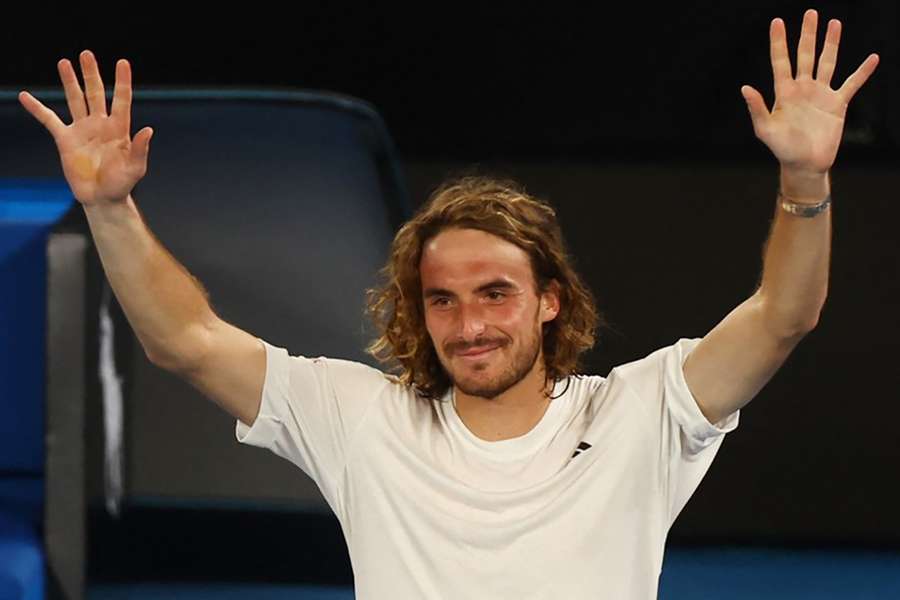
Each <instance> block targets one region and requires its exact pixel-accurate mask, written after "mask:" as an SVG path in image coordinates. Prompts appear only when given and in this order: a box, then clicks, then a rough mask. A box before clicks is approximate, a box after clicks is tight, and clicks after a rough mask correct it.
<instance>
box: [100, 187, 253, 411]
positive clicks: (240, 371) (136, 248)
mask: <svg viewBox="0 0 900 600" xmlns="http://www.w3.org/2000/svg"><path fill="white" fill-rule="evenodd" d="M84 210H85V215H86V216H87V219H88V224H89V226H90V229H91V234H92V235H93V238H94V243H95V245H96V246H97V252H98V254H99V255H100V260H101V262H102V263H103V270H104V271H105V273H106V277H107V280H108V281H109V284H110V287H111V288H112V290H113V292H114V293H115V295H116V298H117V299H118V300H119V304H120V305H121V306H122V310H123V311H124V313H125V316H126V318H127V319H128V322H129V324H130V325H131V327H132V328H133V329H134V332H135V334H136V335H137V337H138V340H139V341H140V343H141V346H143V348H144V353H145V354H146V355H147V358H148V360H150V362H152V363H153V364H154V365H156V366H158V367H160V368H163V369H165V370H167V371H171V372H172V373H175V374H177V375H178V376H180V377H182V378H184V379H186V380H187V381H188V382H189V383H191V385H193V386H194V387H195V388H197V389H198V390H199V391H200V392H202V393H203V394H204V395H205V396H206V397H208V398H209V399H210V400H212V401H213V402H215V403H216V404H218V405H219V406H220V407H222V408H223V409H224V410H225V411H226V412H228V413H229V414H231V415H232V416H233V417H235V418H238V419H240V420H241V421H243V422H244V423H246V424H248V425H252V423H253V421H254V420H255V419H256V415H257V413H258V412H259V404H260V398H261V397H262V387H263V380H264V379H265V373H266V352H265V348H264V347H263V345H262V344H261V343H260V342H259V340H258V339H256V338H255V337H254V336H252V335H250V334H249V333H247V332H245V331H242V330H240V329H238V328H237V327H234V326H233V325H231V324H229V323H227V322H225V321H223V320H222V319H221V318H219V316H218V315H216V314H215V312H214V311H213V310H212V308H211V307H210V305H209V301H208V295H207V293H206V290H205V289H204V288H203V285H202V284H201V283H200V282H199V281H198V280H197V279H196V278H195V277H193V276H192V275H191V274H190V272H188V270H187V269H186V268H184V267H183V266H182V265H181V264H180V263H179V262H178V261H177V260H176V259H175V257H174V256H172V254H170V253H169V252H168V251H167V250H166V249H165V248H164V247H163V245H162V244H161V243H160V242H159V241H158V240H157V239H156V237H155V236H154V235H153V233H152V232H151V231H150V229H149V228H148V227H147V225H146V224H145V222H144V220H143V218H142V216H141V214H140V211H139V210H138V208H137V206H136V204H135V203H134V199H133V198H132V196H131V195H129V196H128V197H127V198H126V199H125V201H124V202H121V203H115V204H112V205H110V206H104V207H102V208H98V207H95V206H85V209H84Z"/></svg>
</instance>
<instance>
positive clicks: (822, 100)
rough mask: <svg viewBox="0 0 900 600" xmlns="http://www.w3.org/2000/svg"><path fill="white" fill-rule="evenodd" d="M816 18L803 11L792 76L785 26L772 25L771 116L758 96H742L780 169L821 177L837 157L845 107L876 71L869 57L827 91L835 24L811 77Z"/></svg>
mask: <svg viewBox="0 0 900 600" xmlns="http://www.w3.org/2000/svg"><path fill="white" fill-rule="evenodd" d="M817 19H818V15H817V14H816V11H814V10H809V11H807V12H806V15H805V16H804V19H803V29H802V31H801V34H800V44H799V46H798V49H797V76H796V77H793V76H792V75H791V62H790V58H789V57H788V53H787V40H786V37H787V36H786V34H785V29H784V22H783V21H781V19H775V20H773V21H772V25H771V28H770V42H771V58H772V71H773V75H774V79H775V104H774V106H773V108H772V112H771V113H770V112H769V111H768V110H767V109H766V105H765V102H764V101H763V99H762V95H761V94H760V93H759V92H758V91H756V90H755V89H753V88H752V87H750V86H744V87H743V88H742V90H741V91H742V93H743V94H744V98H745V99H746V100H747V105H748V107H749V109H750V116H751V119H752V120H753V129H754V131H755V132H756V136H757V137H758V138H759V139H760V140H761V141H762V142H763V143H765V144H766V146H768V147H769V149H770V150H771V151H772V153H773V154H774V155H775V157H776V158H777V159H778V160H779V162H781V164H782V165H783V166H785V167H790V168H793V169H797V170H800V171H806V172H811V173H824V172H826V171H828V170H829V169H830V168H831V165H832V164H833V163H834V160H835V157H836V156H837V150H838V147H839V145H840V141H841V136H842V135H843V130H844V117H845V115H846V113H847V106H848V104H849V103H850V100H851V99H852V98H853V95H854V94H856V92H857V91H858V90H859V88H860V87H862V85H863V84H864V83H865V82H866V80H867V79H868V78H869V76H870V75H871V74H872V72H873V71H874V70H875V67H876V65H877V64H878V55H877V54H873V55H870V56H869V57H868V58H867V59H866V60H865V61H864V62H863V64H862V65H860V67H859V68H858V69H857V70H856V72H855V73H853V75H851V76H850V77H848V78H847V80H846V81H845V82H844V85H842V86H841V88H840V89H838V90H833V89H831V77H832V75H833V73H834V67H835V63H836V61H837V50H838V44H839V41H840V31H841V24H840V21H837V20H832V21H831V22H830V23H829V26H828V32H827V34H826V36H825V45H824V47H823V49H822V54H821V56H820V57H819V64H818V69H817V72H816V73H815V76H814V75H813V63H814V60H815V39H816V22H817Z"/></svg>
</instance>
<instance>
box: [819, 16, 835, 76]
mask: <svg viewBox="0 0 900 600" xmlns="http://www.w3.org/2000/svg"><path fill="white" fill-rule="evenodd" d="M840 43H841V22H840V21H838V20H837V19H832V20H830V21H829V22H828V33H826V34H825V46H824V47H823V48H822V56H820V57H819V67H818V68H817V69H816V81H819V82H821V83H824V84H825V85H827V86H830V85H831V77H832V75H834V66H835V65H836V64H837V54H838V46H839V45H840Z"/></svg>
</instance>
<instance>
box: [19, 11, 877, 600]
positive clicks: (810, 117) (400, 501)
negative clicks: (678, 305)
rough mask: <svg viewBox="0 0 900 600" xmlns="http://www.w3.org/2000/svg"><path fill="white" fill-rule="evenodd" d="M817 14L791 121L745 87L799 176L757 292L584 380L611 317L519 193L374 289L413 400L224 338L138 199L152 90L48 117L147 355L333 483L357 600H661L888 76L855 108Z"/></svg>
mask: <svg viewBox="0 0 900 600" xmlns="http://www.w3.org/2000/svg"><path fill="white" fill-rule="evenodd" d="M816 28H817V14H816V12H815V11H812V10H811V11H808V12H807V13H806V15H805V16H804V21H803V28H802V31H801V36H800V43H799V48H798V56H797V73H796V76H795V77H794V76H792V73H791V63H790V59H789V58H788V53H787V43H786V35H785V28H784V23H783V22H782V21H781V20H780V19H775V20H773V21H772V24H771V29H770V39H771V58H772V67H773V72H774V77H775V93H776V100H775V104H774V107H773V110H772V111H771V112H770V111H769V110H768V109H767V108H766V106H765V103H764V101H763V99H762V97H761V95H760V94H759V92H757V91H756V90H755V89H753V88H751V87H749V86H744V87H743V88H742V89H741V92H742V94H743V96H744V98H745V100H746V101H747V105H748V108H749V110H750V116H751V119H752V122H753V127H754V131H755V132H756V135H757V136H758V137H759V139H761V140H762V141H763V142H764V143H765V144H766V145H767V146H768V147H769V148H770V149H771V150H772V152H773V153H774V154H775V156H776V158H777V159H778V160H779V162H780V165H781V189H780V191H779V194H778V197H777V203H776V218H775V222H774V223H773V226H772V231H771V236H770V239H769V240H768V243H767V247H766V254H765V266H764V271H763V277H762V280H761V284H760V286H759V289H758V290H757V291H756V292H755V293H754V294H753V295H752V296H751V297H750V298H748V299H747V300H746V301H744V302H743V303H741V304H740V305H739V306H738V307H737V308H735V309H734V310H733V311H732V312H731V313H730V314H729V315H728V316H727V317H726V318H725V319H724V320H723V321H722V322H721V323H720V324H718V325H717V326H716V327H715V328H714V329H713V330H712V331H710V332H709V333H708V334H707V335H706V336H704V337H703V338H702V339H686V338H682V339H680V340H678V341H677V342H676V343H675V344H673V345H671V346H668V347H665V348H660V349H658V350H656V351H655V352H653V353H651V354H649V355H648V356H647V357H645V358H643V359H641V360H637V361H634V362H631V363H628V364H626V365H622V366H619V367H616V368H615V369H613V370H612V371H611V372H610V374H609V376H608V377H605V378H604V377H599V376H583V375H579V374H578V373H577V371H578V356H579V354H580V353H581V352H583V351H584V350H586V349H587V348H590V347H591V346H592V345H593V343H594V329H595V327H596V325H597V323H598V320H599V316H598V315H597V314H596V310H595V308H594V303H593V300H592V298H591V295H590V292H589V290H587V288H586V287H585V286H584V285H583V284H582V283H581V282H580V280H579V278H578V276H577V274H575V272H574V271H573V270H572V269H571V267H570V265H569V263H568V259H567V256H566V253H565V250H564V245H563V242H562V236H561V233H560V232H559V227H558V225H557V223H556V218H555V214H554V212H553V210H552V208H550V207H549V206H548V205H546V204H545V203H543V202H541V201H540V200H538V199H535V198H532V197H530V196H529V195H528V194H526V193H525V192H524V190H522V189H521V188H519V187H517V186H516V185H515V184H512V183H509V182H500V181H495V180H491V179H485V178H465V179H462V180H459V181H453V182H449V183H448V184H446V185H444V186H442V187H441V188H440V189H438V190H437V191H436V192H435V194H433V196H432V197H431V198H430V199H429V201H428V202H427V203H426V204H425V206H424V207H423V208H422V210H420V211H419V212H418V213H417V215H416V216H415V217H414V218H413V219H412V220H411V221H410V222H408V223H407V224H405V225H404V226H403V228H402V229H401V230H400V231H399V232H398V234H397V236H396V238H395V239H394V242H393V244H392V248H391V256H390V260H389V262H388V264H387V265H386V267H385V269H384V270H383V275H385V281H384V284H383V285H382V286H381V287H380V288H377V289H373V290H370V291H369V308H370V314H371V315H372V316H373V318H374V319H375V322H376V323H377V324H378V326H379V334H380V335H379V337H378V339H376V340H375V341H374V342H373V343H372V345H371V346H370V348H369V351H370V352H371V353H372V354H373V355H374V356H376V357H378V358H380V359H382V360H385V361H393V362H394V363H396V364H397V366H399V368H400V373H399V376H395V375H388V374H386V373H383V372H381V371H379V370H377V369H374V368H372V367H369V366H367V365H364V364H361V363H357V362H352V361H346V360H340V359H332V358H325V357H318V358H307V357H305V356H290V355H289V354H288V353H287V351H286V350H285V349H283V348H278V347H275V346H272V345H270V344H268V343H266V342H265V341H263V340H261V339H259V338H256V337H254V336H252V335H250V334H248V333H246V332H244V331H242V330H240V329H238V328H237V327H235V326H233V325H231V324H229V323H226V322H225V321H223V320H222V319H221V318H219V317H218V315H216V314H215V313H214V312H213V311H212V309H211V308H210V307H209V304H208V302H207V301H206V298H205V292H204V291H203V288H202V286H201V285H199V283H198V282H196V281H195V280H193V278H192V277H191V276H190V274H189V273H187V272H186V271H185V270H184V269H183V267H181V266H180V265H179V264H178V263H177V261H176V260H175V259H174V258H173V257H172V256H171V255H169V254H168V253H167V252H166V251H165V250H164V249H163V248H162V247H161V245H160V244H159V243H158V242H157V241H156V240H155V239H154V238H153V236H152V234H151V233H150V232H149V230H148V229H147V228H146V226H145V224H144V223H143V222H142V220H141V217H140V214H139V212H138V211H137V208H136V205H135V202H134V199H133V198H132V197H131V191H132V189H133V187H134V185H135V184H136V183H137V181H138V180H140V179H141V177H143V176H144V174H145V172H146V166H147V157H148V152H149V141H150V138H151V136H152V130H150V129H149V128H144V129H142V130H141V131H139V132H138V133H137V135H135V137H134V139H133V140H131V138H130V108H131V73H130V67H129V65H128V63H127V62H126V61H124V60H122V61H119V62H118V63H117V67H116V90H115V94H114V98H113V103H112V110H111V113H110V114H109V115H107V113H106V103H105V96H104V90H103V83H102V81H101V79H100V75H99V72H98V69H97V64H96V62H95V60H94V57H93V56H92V54H91V53H90V52H87V51H85V52H84V53H82V55H81V66H82V71H83V74H84V80H85V88H86V93H82V91H81V88H80V86H79V83H78V80H77V78H76V75H75V72H74V70H73V68H72V66H71V65H70V64H69V63H68V61H65V60H63V61H60V63H59V70H60V76H61V79H62V81H63V85H64V88H65V91H66V98H67V102H68V106H69V110H70V111H71V113H72V117H73V123H72V124H71V125H69V126H66V125H64V124H63V123H62V122H61V121H60V120H59V118H58V117H57V116H56V115H55V114H53V112H52V111H50V110H49V109H47V108H46V107H44V106H43V105H42V104H40V103H39V102H38V101H37V100H35V99H34V98H33V97H31V96H30V95H29V94H27V93H24V92H23V93H22V94H21V96H20V99H21V102H22V104H23V106H24V107H25V108H26V109H27V110H28V111H29V112H30V113H31V114H32V115H34V116H35V117H36V118H37V119H38V120H39V121H40V122H41V123H43V124H44V125H45V126H46V127H47V129H48V130H49V131H50V132H51V134H52V135H53V137H54V139H55V141H56V143H57V146H58V148H59V152H60V156H61V160H62V166H63V171H64V173H65V176H66V178H67V180H68V182H69V184H70V186H71V188H72V192H73V194H74V195H75V197H76V198H77V199H78V200H79V202H81V203H82V204H83V206H84V210H85V213H86V215H87V218H88V222H89V225H90V228H91V232H92V234H93V236H94V239H95V241H96V244H97V247H98V250H99V253H100V257H101V260H102V262H103V265H104V269H105V271H106V274H107V277H108V279H109V281H110V283H111V286H112V288H113V290H114V291H115V293H116V295H117V297H118V299H119V301H120V303H121V305H122V307H123V309H124V311H125V314H126V316H127V317H128V319H129V322H130V323H131V325H132V326H133V328H134V330H135V332H136V334H137V336H138V338H139V339H140V341H141V343H142V345H143V347H144V349H145V351H146V353H147V356H148V357H149V359H150V360H151V361H153V362H154V363H155V364H157V365H159V366H160V367H162V368H165V369H168V370H171V371H173V372H175V373H178V374H180V375H181V376H182V377H184V378H185V379H186V380H187V381H189V382H190V383H191V384H192V385H194V386H196V387H197V388H198V389H199V390H201V391H202V392H203V393H204V394H205V395H206V396H208V397H209V398H210V399H212V400H213V401H215V402H216V403H218V404H219V405H220V406H221V407H222V408H223V409H224V410H226V411H228V412H229V413H230V414H231V415H233V416H234V417H235V418H236V419H237V420H238V422H237V423H236V433H237V436H238V439H239V440H240V441H241V442H242V443H248V444H254V445H258V446H262V447H266V448H269V449H270V450H272V451H273V452H275V453H277V454H278V455H280V456H282V457H284V458H286V459H288V460H290V461H292V462H293V463H294V464H296V465H297V466H298V467H300V468H301V469H302V470H303V471H304V472H306V473H307V474H308V475H309V476H310V477H311V478H313V480H314V481H315V482H316V483H317V484H318V485H319V487H320V489H321V490H322V493H323V495H324V497H325V499H326V500H327V501H328V503H329V505H330V506H331V507H332V509H333V510H334V512H335V514H336V515H337V516H338V519H339V521H340V523H341V526H342V528H343V531H344V534H345V537H346V539H347V543H348V546H349V550H350V556H351V560H352V562H353V569H354V575H355V580H356V594H357V597H358V598H361V599H363V598H388V597H390V598H517V599H519V598H548V597H552V596H557V597H560V598H597V597H604V598H654V597H655V596H656V592H657V584H658V576H659V573H660V569H661V565H662V559H663V549H664V543H665V539H666V535H667V533H668V531H669V528H670V527H671V525H672V523H673V521H674V520H675V518H676V517H677V515H678V514H679V512H680V511H681V509H682V508H683V507H684V505H685V503H686V502H687V500H688V499H689V498H690V496H691V495H692V494H693V492H694V491H695V489H696V487H697V486H698V485H699V482H700V480H701V479H702V477H703V476H704V474H705V473H706V471H707V469H708V468H709V465H710V464H711V462H712V460H713V458H714V457H715V454H716V452H717V451H718V448H719V447H720V445H721V443H722V440H723V436H724V434H725V433H727V432H729V431H732V430H734V428H735V427H737V424H738V418H739V413H740V409H741V408H742V407H743V406H745V405H746V404H747V403H748V402H749V401H750V400H751V399H752V398H753V397H754V396H755V395H756V394H757V393H758V392H759V390H760V389H761V388H762V387H763V386H764V385H765V384H766V382H768V381H769V379H770V378H771V377H772V375H773V374H774V373H775V371H776V370H777V369H778V368H779V367H780V365H781V364H783V362H784V360H785V359H786V358H787V356H788V355H789V354H790V352H791V351H792V350H793V349H794V348H795V347H796V345H797V344H798V343H799V341H800V340H801V339H802V338H803V336H804V335H805V334H806V333H807V332H809V331H810V330H811V329H812V328H813V327H815V325H816V323H817V321H818V318H819V313H820V310H821V308H822V305H823V303H824V301H825V297H826V293H827V282H828V263H829V246H830V235H831V221H830V209H829V205H830V185H829V179H828V171H829V169H830V167H831V165H832V163H833V162H834V159H835V156H836V152H837V148H838V146H839V142H840V138H841V134H842V131H843V124H844V116H845V113H846V108H847V104H848V103H849V101H850V99H851V98H852V97H853V95H854V94H855V93H856V92H857V91H858V90H859V88H860V87H861V86H862V85H863V84H864V83H865V81H866V80H867V79H868V78H869V76H870V75H871V74H872V72H873V71H874V69H875V67H876V65H877V63H878V57H877V55H874V54H873V55H871V56H870V57H869V58H867V59H866V60H865V61H864V62H863V63H862V65H861V66H860V67H859V68H858V69H857V71H856V72H855V73H854V74H853V75H852V76H851V77H849V78H848V79H847V81H846V82H845V83H844V84H843V85H842V86H841V88H840V89H838V90H832V89H831V85H830V81H831V77H832V74H833V72H834V66H835V61H836V57H837V48H838V41H839V37H840V23H839V22H838V21H835V20H832V21H831V22H830V23H829V24H828V31H827V34H826V37H825V45H824V48H823V51H822V53H821V56H820V60H819V65H818V68H817V69H816V71H815V73H814V72H813V64H814V59H815V32H816Z"/></svg>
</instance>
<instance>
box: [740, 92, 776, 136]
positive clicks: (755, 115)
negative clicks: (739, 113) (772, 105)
mask: <svg viewBox="0 0 900 600" xmlns="http://www.w3.org/2000/svg"><path fill="white" fill-rule="evenodd" d="M741 95H742V96H743V97H744V100H746V101H747V109H748V110H749V111H750V120H751V121H753V131H754V132H755V133H756V135H757V136H759V133H760V132H761V131H762V129H763V128H764V127H765V125H766V123H767V122H768V120H769V116H770V114H769V109H768V108H766V101H765V100H763V97H762V94H760V93H759V92H758V91H756V90H755V89H754V88H752V87H750V86H749V85H744V86H741Z"/></svg>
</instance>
